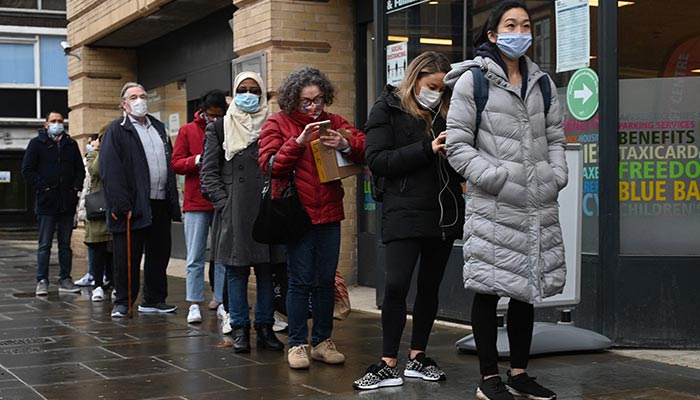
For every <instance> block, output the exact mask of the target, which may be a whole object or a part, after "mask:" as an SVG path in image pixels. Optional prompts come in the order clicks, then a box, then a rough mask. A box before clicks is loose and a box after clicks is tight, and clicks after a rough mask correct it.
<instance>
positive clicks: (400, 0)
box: [386, 0, 429, 14]
mask: <svg viewBox="0 0 700 400" xmlns="http://www.w3.org/2000/svg"><path fill="white" fill-rule="evenodd" d="M428 1H429V0H386V13H387V14H391V13H393V12H397V11H401V10H405V9H406V8H409V7H413V6H415V5H416V4H421V3H426V2H428Z"/></svg>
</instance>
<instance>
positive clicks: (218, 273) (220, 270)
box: [214, 264, 226, 303]
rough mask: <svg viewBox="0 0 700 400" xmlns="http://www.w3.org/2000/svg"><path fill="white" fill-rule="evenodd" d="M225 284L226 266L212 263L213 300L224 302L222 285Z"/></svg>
mask: <svg viewBox="0 0 700 400" xmlns="http://www.w3.org/2000/svg"><path fill="white" fill-rule="evenodd" d="M225 284H226V266H225V265H224V264H215V265H214V301H218V302H219V303H223V302H224V299H223V297H224V285H225Z"/></svg>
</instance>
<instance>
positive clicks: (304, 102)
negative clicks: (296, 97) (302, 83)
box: [299, 94, 326, 107]
mask: <svg viewBox="0 0 700 400" xmlns="http://www.w3.org/2000/svg"><path fill="white" fill-rule="evenodd" d="M325 101H326V99H325V98H324V97H323V95H322V94H319V95H318V96H316V97H314V98H313V99H308V98H306V97H302V98H301V100H300V101H299V103H300V104H301V105H302V106H304V107H308V106H310V105H311V103H314V104H316V105H321V104H323V103H324V102H325Z"/></svg>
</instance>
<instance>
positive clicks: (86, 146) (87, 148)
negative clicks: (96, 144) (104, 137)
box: [85, 143, 94, 153]
mask: <svg viewBox="0 0 700 400" xmlns="http://www.w3.org/2000/svg"><path fill="white" fill-rule="evenodd" d="M93 150H94V148H93V147H92V145H91V144H90V143H88V144H86V145H85V151H86V152H88V153H89V152H91V151H93Z"/></svg>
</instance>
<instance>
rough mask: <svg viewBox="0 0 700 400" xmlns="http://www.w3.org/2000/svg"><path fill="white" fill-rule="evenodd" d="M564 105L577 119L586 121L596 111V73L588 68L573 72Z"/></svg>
mask: <svg viewBox="0 0 700 400" xmlns="http://www.w3.org/2000/svg"><path fill="white" fill-rule="evenodd" d="M566 105H567V106H568V108H569V112H570V113H571V115H572V116H573V117H574V118H576V119H577V120H579V121H588V120H589V119H591V118H593V116H594V115H595V113H596V112H597V111H598V74H596V73H595V71H593V70H592V69H590V68H581V69H579V70H578V71H576V72H574V75H573V76H572V77H571V80H570V81H569V86H568V88H567V89H566Z"/></svg>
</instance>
